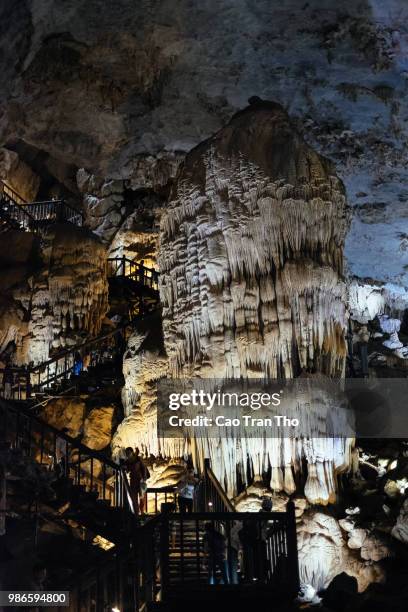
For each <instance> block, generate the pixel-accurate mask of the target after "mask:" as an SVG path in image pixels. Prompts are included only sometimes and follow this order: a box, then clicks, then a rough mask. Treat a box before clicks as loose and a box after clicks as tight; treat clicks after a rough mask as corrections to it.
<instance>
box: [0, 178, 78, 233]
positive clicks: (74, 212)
mask: <svg viewBox="0 0 408 612" xmlns="http://www.w3.org/2000/svg"><path fill="white" fill-rule="evenodd" d="M1 186H2V188H1ZM1 195H2V197H0V199H2V200H4V201H7V202H8V203H9V205H10V206H14V207H15V209H16V211H19V212H18V213H17V214H20V213H21V214H26V215H28V216H29V218H30V221H31V223H30V225H29V226H28V229H30V230H34V231H35V230H37V229H38V228H37V227H36V225H37V224H38V223H41V222H56V221H67V222H69V223H73V224H74V225H78V226H80V227H81V226H82V225H83V222H84V215H83V213H82V212H81V211H80V210H78V209H77V208H75V207H74V206H72V205H71V204H67V203H66V202H65V200H64V199H55V200H38V201H35V202H27V201H26V200H24V198H22V197H21V196H20V195H19V194H18V193H17V192H16V191H15V190H14V189H12V188H11V187H9V186H8V185H6V183H4V182H3V181H0V196H1Z"/></svg>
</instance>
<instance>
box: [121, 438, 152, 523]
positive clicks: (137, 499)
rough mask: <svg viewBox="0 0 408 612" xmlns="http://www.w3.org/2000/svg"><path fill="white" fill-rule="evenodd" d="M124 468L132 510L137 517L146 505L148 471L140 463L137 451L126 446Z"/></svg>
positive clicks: (141, 462)
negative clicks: (127, 472)
mask: <svg viewBox="0 0 408 612" xmlns="http://www.w3.org/2000/svg"><path fill="white" fill-rule="evenodd" d="M125 452H126V460H125V466H126V468H127V469H128V471H129V474H130V496H131V499H132V504H133V510H134V513H135V514H136V516H137V515H139V514H143V513H144V510H145V505H146V503H145V502H146V481H147V479H148V478H149V470H148V469H147V467H146V466H145V464H144V463H143V461H142V458H141V457H140V454H139V449H138V448H136V449H135V451H133V448H131V447H130V446H128V448H127V449H126V451H125Z"/></svg>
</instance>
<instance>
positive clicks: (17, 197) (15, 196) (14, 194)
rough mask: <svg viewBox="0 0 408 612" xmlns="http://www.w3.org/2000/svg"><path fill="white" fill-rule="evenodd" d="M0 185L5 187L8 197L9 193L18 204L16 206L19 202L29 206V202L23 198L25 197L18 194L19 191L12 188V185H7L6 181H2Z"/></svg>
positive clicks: (4, 190)
mask: <svg viewBox="0 0 408 612" xmlns="http://www.w3.org/2000/svg"><path fill="white" fill-rule="evenodd" d="M0 185H2V186H3V192H4V193H5V194H6V195H7V193H9V194H10V196H11V198H12V199H13V200H14V201H15V202H16V204H18V201H19V200H20V202H21V203H23V204H27V200H25V199H24V198H23V196H21V195H20V194H19V193H17V191H16V190H15V189H13V188H12V187H10V185H8V184H7V183H5V182H4V181H1V180H0ZM0 191H1V188H0Z"/></svg>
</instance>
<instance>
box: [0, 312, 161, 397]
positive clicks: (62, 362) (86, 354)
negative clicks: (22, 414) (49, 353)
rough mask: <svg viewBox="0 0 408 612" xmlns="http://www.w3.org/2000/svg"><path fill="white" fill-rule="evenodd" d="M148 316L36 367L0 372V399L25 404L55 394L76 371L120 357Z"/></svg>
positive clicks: (3, 369) (2, 370) (66, 351)
mask: <svg viewBox="0 0 408 612" xmlns="http://www.w3.org/2000/svg"><path fill="white" fill-rule="evenodd" d="M149 314H150V313H148V312H147V313H146V314H144V313H141V314H140V315H136V316H135V317H134V319H133V320H132V322H131V323H129V322H126V323H125V324H123V325H121V326H119V327H116V328H115V329H114V330H112V331H110V332H108V333H105V334H101V335H100V336H97V337H96V338H93V339H91V340H87V341H85V342H83V343H80V344H77V345H75V346H73V347H71V348H69V349H65V350H63V351H60V352H58V353H56V354H55V355H54V356H53V357H51V358H50V359H49V360H47V361H45V362H43V363H41V364H39V365H37V366H32V367H26V366H24V367H5V368H1V369H0V397H3V398H4V399H9V400H29V399H31V398H33V397H35V396H36V395H38V394H41V393H44V392H46V391H48V392H51V391H56V392H58V391H59V387H60V386H61V385H62V384H65V383H66V382H67V381H68V380H70V379H71V378H72V377H73V376H75V373H76V372H77V371H78V370H79V371H82V370H83V369H88V368H92V367H95V366H97V365H99V364H101V363H112V362H113V361H114V360H115V359H117V358H118V357H119V356H121V355H122V354H123V352H124V350H125V348H126V341H127V339H128V337H129V336H130V334H131V333H132V330H133V325H134V324H135V323H136V321H137V320H141V319H142V318H143V319H144V318H146V316H148V315H149ZM7 383H8V385H7Z"/></svg>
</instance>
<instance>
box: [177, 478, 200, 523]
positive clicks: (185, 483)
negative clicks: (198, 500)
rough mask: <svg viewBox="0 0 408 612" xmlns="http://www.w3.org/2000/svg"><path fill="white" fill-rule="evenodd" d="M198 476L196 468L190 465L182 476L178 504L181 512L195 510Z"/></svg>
mask: <svg viewBox="0 0 408 612" xmlns="http://www.w3.org/2000/svg"><path fill="white" fill-rule="evenodd" d="M197 483H198V478H196V477H195V476H194V468H192V467H189V468H188V469H187V470H186V472H185V474H184V476H182V478H181V480H180V482H179V484H178V487H177V493H178V506H179V510H180V513H181V514H185V513H186V512H192V511H193V505H194V492H195V487H196V484H197Z"/></svg>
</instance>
